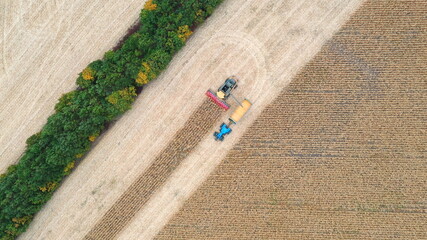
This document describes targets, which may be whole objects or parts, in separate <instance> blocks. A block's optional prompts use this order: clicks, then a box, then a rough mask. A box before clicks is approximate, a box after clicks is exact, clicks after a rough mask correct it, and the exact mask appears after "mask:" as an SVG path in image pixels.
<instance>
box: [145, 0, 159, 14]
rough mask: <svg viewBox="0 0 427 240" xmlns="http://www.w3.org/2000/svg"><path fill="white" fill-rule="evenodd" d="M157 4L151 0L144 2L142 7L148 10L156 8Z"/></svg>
mask: <svg viewBox="0 0 427 240" xmlns="http://www.w3.org/2000/svg"><path fill="white" fill-rule="evenodd" d="M156 8H157V4H155V3H153V0H148V1H147V2H145V5H144V9H145V10H148V11H152V10H156Z"/></svg>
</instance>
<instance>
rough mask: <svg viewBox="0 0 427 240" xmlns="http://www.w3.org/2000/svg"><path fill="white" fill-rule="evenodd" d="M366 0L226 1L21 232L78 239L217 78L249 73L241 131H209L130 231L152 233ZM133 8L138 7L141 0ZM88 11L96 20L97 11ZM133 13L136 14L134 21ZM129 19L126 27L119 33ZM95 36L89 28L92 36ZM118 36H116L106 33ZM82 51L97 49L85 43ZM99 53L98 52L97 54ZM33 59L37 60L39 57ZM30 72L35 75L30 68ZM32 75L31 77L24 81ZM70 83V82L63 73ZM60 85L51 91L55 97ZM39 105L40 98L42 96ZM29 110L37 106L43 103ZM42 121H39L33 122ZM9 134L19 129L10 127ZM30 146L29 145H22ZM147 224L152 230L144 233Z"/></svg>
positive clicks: (242, 89)
mask: <svg viewBox="0 0 427 240" xmlns="http://www.w3.org/2000/svg"><path fill="white" fill-rule="evenodd" d="M361 2H362V1H361V0H348V1H340V0H334V1H330V0H318V1H314V2H313V1H297V0H294V1H285V0H282V1H262V2H260V1H256V0H251V1H244V0H236V1H225V3H224V4H223V5H222V6H221V7H220V8H219V9H218V11H217V12H216V13H215V14H214V16H213V17H212V18H211V19H209V20H208V22H207V23H206V24H205V25H204V26H203V27H202V28H201V29H199V30H198V31H197V32H196V33H195V34H194V35H193V37H192V38H191V39H190V41H189V43H188V46H187V47H185V48H184V49H183V51H181V52H180V53H179V54H178V55H177V56H176V57H175V58H174V61H173V62H172V64H171V66H170V68H168V70H167V71H166V72H165V73H164V74H162V75H161V76H160V77H159V79H158V80H157V81H155V82H153V83H151V84H150V85H149V86H148V87H147V88H146V89H144V93H143V94H142V95H141V96H140V97H139V98H138V100H137V101H136V102H135V104H134V107H133V109H132V110H131V111H130V112H129V113H127V114H126V115H125V116H124V117H122V118H121V119H120V121H119V122H118V123H117V124H115V125H114V127H112V128H111V129H110V130H109V131H108V132H107V133H106V134H105V135H104V137H103V138H102V140H101V141H100V142H99V144H98V145H97V147H96V148H95V149H94V150H92V151H91V152H90V154H89V155H88V156H87V157H86V159H85V160H84V161H83V162H82V163H81V164H80V165H79V167H78V168H77V169H76V170H75V171H74V173H73V174H72V175H70V177H69V178H68V179H67V181H66V182H65V183H64V184H63V185H62V186H61V188H60V189H59V190H58V191H57V192H56V193H55V195H54V197H53V198H52V200H51V201H50V202H49V203H48V204H47V206H46V207H45V208H44V209H43V210H42V211H41V212H40V214H38V215H37V217H36V219H35V221H34V222H33V224H32V225H31V226H30V228H29V230H28V232H27V233H25V234H23V235H22V239H41V238H45V239H80V238H82V237H83V236H85V235H86V234H87V233H88V232H89V231H90V229H91V228H92V227H93V226H94V224H95V223H96V222H98V221H99V219H100V218H101V217H102V216H103V215H104V214H105V213H106V212H107V211H108V209H109V208H110V207H111V206H112V205H113V204H114V202H115V201H116V200H117V199H119V197H120V196H121V195H122V194H123V192H124V191H126V189H128V187H129V186H131V184H132V183H133V182H134V181H135V180H136V179H137V178H138V176H140V174H141V173H143V172H144V171H145V170H146V169H148V168H149V167H150V166H151V164H152V161H153V160H154V159H155V158H156V156H158V154H159V153H160V152H161V151H162V149H164V148H165V147H166V146H167V144H168V143H169V142H170V141H171V140H172V139H173V137H174V136H175V133H176V132H177V130H179V129H181V128H182V127H183V125H184V123H185V122H186V121H187V120H188V119H189V118H190V115H191V113H192V112H194V111H195V110H196V109H197V107H198V106H200V105H201V104H202V102H203V101H204V100H205V96H204V92H205V91H206V89H208V88H211V87H212V88H213V87H217V86H218V85H219V84H221V82H222V81H223V80H224V79H225V78H226V77H227V76H229V75H237V76H238V77H239V78H240V79H241V81H240V86H239V88H238V91H236V95H237V96H238V97H239V98H243V97H247V98H248V99H250V100H251V101H252V102H253V103H254V106H253V108H252V110H251V112H250V113H249V114H248V115H247V116H246V117H245V118H244V121H242V122H241V123H240V124H239V125H237V126H236V127H235V128H234V132H233V134H232V135H231V136H229V137H228V138H227V140H226V141H225V142H224V143H221V144H219V143H215V142H214V141H213V139H212V137H211V136H207V137H206V138H205V139H203V140H202V141H201V144H200V145H199V146H198V147H197V148H196V149H195V151H194V152H193V153H192V154H191V155H190V156H189V157H188V158H187V159H186V160H184V162H183V163H182V165H181V166H179V167H178V168H177V170H176V171H174V173H173V175H172V177H171V178H170V179H169V180H168V181H167V182H166V184H165V185H164V187H162V188H159V192H158V194H156V195H155V196H153V198H152V199H150V201H149V202H148V203H147V204H146V206H144V207H143V208H142V209H141V211H140V213H138V215H137V216H136V218H135V221H133V222H132V223H131V225H130V226H129V228H128V229H126V230H125V233H126V234H130V235H129V236H132V235H133V234H135V235H136V236H147V237H150V236H154V235H155V234H156V233H157V232H158V231H159V230H160V229H161V228H162V226H164V224H166V222H167V221H168V219H169V218H170V217H171V216H172V215H173V214H174V213H175V212H176V211H177V210H178V209H179V206H181V205H182V203H183V202H184V201H185V199H187V198H188V197H189V196H190V195H191V193H192V192H193V191H195V189H196V188H197V187H198V186H199V185H200V184H201V183H202V182H203V180H204V179H206V178H207V176H208V175H209V174H210V173H211V171H212V170H213V169H214V168H215V166H217V164H219V162H220V161H221V160H222V159H223V157H224V156H225V154H226V152H227V151H228V150H229V149H230V148H231V147H232V146H233V144H234V143H236V142H237V140H238V138H239V137H240V136H241V135H242V134H243V132H244V130H245V128H247V127H248V126H249V125H250V124H251V123H252V122H253V121H254V120H255V118H256V117H257V116H258V115H259V114H260V113H261V111H262V109H264V107H265V106H266V104H268V103H269V102H271V101H272V100H273V99H274V97H275V96H277V95H278V94H279V92H280V90H281V89H282V88H283V87H284V86H286V85H287V84H288V83H289V81H290V80H291V79H292V77H293V76H295V74H296V73H297V71H298V70H299V69H301V68H302V66H304V65H305V64H306V63H307V62H308V61H309V60H310V59H311V58H312V57H313V56H314V55H315V54H316V53H317V52H318V51H319V50H320V47H321V46H322V45H323V44H324V43H325V42H326V40H327V39H329V38H330V37H331V36H332V34H333V33H334V32H335V31H336V30H337V29H338V28H339V27H340V26H341V25H342V24H343V23H344V22H345V21H346V20H347V19H348V17H349V15H350V13H351V12H353V11H354V10H355V9H357V7H358V6H359V4H360V3H361ZM106 4H107V3H106ZM134 8H135V9H139V8H140V6H137V7H135V6H134ZM114 10H116V11H129V9H128V8H120V7H115V8H114ZM70 11H72V8H71V10H70ZM138 11H139V10H138ZM85 13H86V11H85ZM75 14H77V13H74V15H75ZM97 14H99V15H102V16H105V15H111V14H108V11H107V12H102V9H99V10H98V11H97ZM71 15H73V14H71ZM77 15H78V14H77ZM128 15H132V14H128ZM128 15H126V16H128ZM136 15H137V14H135V19H136ZM61 17H63V15H61ZM84 19H85V18H83V19H82V20H81V21H84ZM86 20H87V21H89V18H88V19H86ZM132 21H133V20H129V22H128V23H127V26H130V25H131V23H132ZM77 22H78V21H77ZM123 22H124V21H123ZM87 24H89V23H87ZM105 24H107V23H105ZM110 29H114V33H116V32H115V31H116V29H117V28H112V27H110ZM125 29H126V27H124V28H123V32H121V34H123V33H124V32H125ZM87 31H88V32H91V31H89V30H87ZM70 36H72V35H70ZM104 38H106V37H104ZM118 38H119V37H117V38H115V39H114V40H117V39H118ZM92 39H93V38H88V39H87V41H89V42H90V41H91V40H92ZM96 39H98V38H96ZM111 39H112V38H110V36H108V40H111ZM70 40H72V39H70ZM103 40H104V41H105V39H103ZM80 41H82V40H80ZM88 45H89V46H90V44H88V43H87V42H86V47H87V46H88ZM113 45H114V44H111V45H110V47H111V46H113ZM83 46H84V45H83ZM105 48H106V49H108V47H105ZM106 49H100V50H99V52H98V53H97V54H98V55H96V54H92V55H91V58H90V59H91V60H92V59H95V58H98V57H100V55H101V53H102V52H104V51H105V50H106ZM48 50H49V49H48V48H46V51H48ZM59 53H61V54H59ZM79 53H80V54H81V55H83V54H84V53H86V54H89V53H87V51H86V49H82V50H81V51H80V52H79ZM56 54H58V56H65V54H66V53H65V52H64V53H63V52H62V51H59V52H57V53H56ZM62 54H64V55H62ZM94 55H96V56H95V57H93V56H94ZM71 56H72V57H71V58H72V59H71V60H70V62H69V65H70V66H71V65H72V66H75V64H74V62H76V59H78V60H80V58H79V57H80V56H78V55H77V56H75V55H71ZM56 60H57V59H56ZM55 63H57V64H60V65H61V66H63V65H62V64H64V61H60V60H57V62H56V61H55ZM86 63H87V62H85V63H84V64H81V65H78V64H77V65H78V66H76V71H75V73H73V74H77V72H78V71H79V70H81V69H82V68H83V66H84V65H85V64H86ZM16 64H17V63H16ZM33 67H34V68H35V69H37V67H36V66H33ZM45 67H47V66H45ZM55 69H56V68H55ZM62 69H64V68H62ZM58 73H59V72H58ZM25 74H28V75H29V72H25ZM60 79H63V78H60ZM72 81H74V78H72V80H70V82H69V84H70V85H71V82H72ZM29 82H30V83H34V81H29ZM30 83H28V82H27V81H25V84H30ZM53 83H56V82H55V81H52V82H51V84H53ZM64 85H67V84H66V83H65V82H64ZM70 88H71V87H70ZM17 89H21V88H17ZM66 90H69V89H68V88H67V89H66ZM21 91H22V90H21ZM59 92H61V91H59ZM59 92H58V94H57V96H53V97H49V98H47V99H46V101H51V100H52V99H57V97H58V96H59V95H60V94H59ZM266 93H268V94H266ZM22 94H24V92H22ZM42 95H46V94H42ZM28 101H30V102H33V101H31V100H28ZM53 104H54V102H49V103H48V104H46V105H41V104H40V106H43V107H42V108H40V109H42V110H47V113H46V114H45V115H43V116H40V117H39V118H37V119H38V120H37V119H35V118H34V121H35V122H37V123H38V126H41V125H42V124H43V123H44V121H45V119H46V118H47V115H48V114H49V113H50V111H49V109H53ZM17 105H19V104H16V103H15V104H14V105H13V104H12V105H10V109H14V107H15V106H17ZM24 106H25V104H24ZM34 106H39V105H38V104H37V102H36V103H35V105H34ZM27 110H28V111H29V112H36V110H38V108H37V109H34V108H28V109H27ZM21 115H22V114H21ZM178 116H179V117H178ZM23 118H26V117H23ZM225 118H226V117H224V120H225ZM2 119H3V118H2ZM26 120H27V119H20V121H21V122H20V123H21V124H22V125H23V126H27V127H28V128H30V125H31V128H33V125H34V123H30V122H28V121H26ZM12 122H13V121H10V123H9V124H11V125H10V128H13V127H12ZM24 123H25V124H24ZM2 124H3V123H2ZM36 125H37V124H36ZM17 126H20V125H17ZM10 128H9V127H7V129H6V128H5V129H4V130H3V125H2V131H10ZM36 129H37V127H35V129H34V132H35V130H36ZM5 134H6V133H5ZM7 134H9V136H11V135H13V134H12V133H11V132H8V133H7ZM7 134H6V135H7ZM2 136H3V135H2ZM21 138H22V139H21V141H18V140H16V142H23V141H24V140H25V137H23V136H21ZM22 148H23V145H22V147H21V150H22ZM8 149H10V148H8ZM6 152H9V150H7V151H6ZM10 152H12V153H14V154H15V156H18V155H19V154H20V150H19V149H17V150H16V151H12V150H10ZM2 158H3V156H2ZM5 158H6V159H10V158H13V156H9V157H5ZM159 200H160V201H159ZM150 211H151V212H153V211H154V212H156V213H158V214H156V215H155V216H156V218H149V219H148V221H144V222H141V219H146V218H147V216H148V215H147V213H150ZM151 216H153V215H151ZM58 226H61V227H58ZM141 231H143V234H145V235H140V234H142V233H141ZM135 235H134V236H135ZM127 236H128V235H122V236H121V237H123V238H126V237H127Z"/></svg>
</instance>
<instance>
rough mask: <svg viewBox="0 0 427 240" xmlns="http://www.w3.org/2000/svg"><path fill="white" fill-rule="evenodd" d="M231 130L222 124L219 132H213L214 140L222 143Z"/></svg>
mask: <svg viewBox="0 0 427 240" xmlns="http://www.w3.org/2000/svg"><path fill="white" fill-rule="evenodd" d="M231 131H232V130H231V128H230V127H229V126H227V124H225V123H222V124H221V126H220V127H219V132H214V137H215V140H217V141H218V140H219V141H223V140H224V136H225V135H227V134H230V133H231Z"/></svg>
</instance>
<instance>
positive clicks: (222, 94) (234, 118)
mask: <svg viewBox="0 0 427 240" xmlns="http://www.w3.org/2000/svg"><path fill="white" fill-rule="evenodd" d="M235 88H237V79H236V78H234V77H230V78H227V79H226V80H225V82H224V84H223V85H222V86H221V87H219V88H218V91H217V92H216V93H214V92H212V91H211V90H208V91H207V92H206V95H207V96H208V97H209V98H210V99H211V100H212V101H213V102H214V103H216V104H217V105H218V106H219V107H221V108H222V109H224V110H228V109H229V108H230V105H229V104H227V102H226V100H227V98H228V97H229V96H231V97H232V98H233V99H234V100H235V101H236V102H237V103H238V104H239V106H238V107H237V109H236V110H235V111H234V112H233V114H231V116H230V118H229V119H228V120H229V122H228V124H225V123H222V124H221V126H220V130H219V132H215V133H214V137H215V140H217V141H223V140H224V136H225V135H227V134H230V133H231V131H232V130H231V128H230V126H231V125H232V124H237V122H238V121H239V120H240V119H241V118H242V117H243V116H244V115H245V114H246V112H247V111H248V110H249V108H250V107H251V106H252V103H251V102H249V100H247V99H245V100H243V101H242V102H241V103H240V102H239V101H238V100H237V99H236V98H235V97H234V96H233V95H232V94H231V90H233V89H235Z"/></svg>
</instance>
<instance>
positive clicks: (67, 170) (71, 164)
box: [64, 161, 74, 173]
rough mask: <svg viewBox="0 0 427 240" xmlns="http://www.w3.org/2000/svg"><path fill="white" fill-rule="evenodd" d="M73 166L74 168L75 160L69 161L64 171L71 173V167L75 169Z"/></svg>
mask: <svg viewBox="0 0 427 240" xmlns="http://www.w3.org/2000/svg"><path fill="white" fill-rule="evenodd" d="M73 168H74V161H72V162H70V163H68V164H67V166H65V168H64V172H65V173H69V172H70V171H71V169H73Z"/></svg>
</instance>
